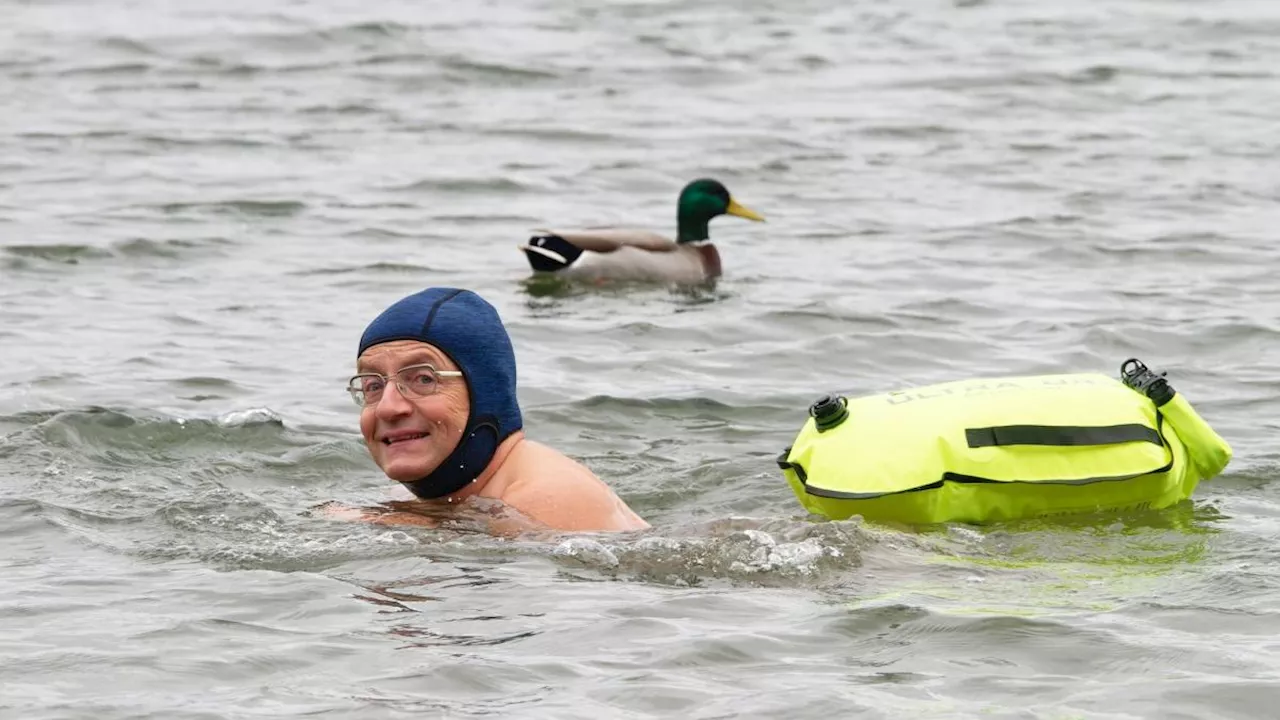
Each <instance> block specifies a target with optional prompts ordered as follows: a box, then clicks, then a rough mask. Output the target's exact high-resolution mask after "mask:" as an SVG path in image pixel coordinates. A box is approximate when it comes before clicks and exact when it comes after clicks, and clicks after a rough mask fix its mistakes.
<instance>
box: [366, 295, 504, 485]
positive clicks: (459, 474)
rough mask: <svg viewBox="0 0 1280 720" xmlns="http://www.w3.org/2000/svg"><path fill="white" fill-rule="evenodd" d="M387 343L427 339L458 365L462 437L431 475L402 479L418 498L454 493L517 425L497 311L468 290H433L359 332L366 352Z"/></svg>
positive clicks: (387, 312) (484, 464)
mask: <svg viewBox="0 0 1280 720" xmlns="http://www.w3.org/2000/svg"><path fill="white" fill-rule="evenodd" d="M393 340H418V341H421V342H425V343H430V344H432V345H434V346H435V347H437V348H439V349H440V350H441V351H442V352H444V353H445V354H446V355H448V356H449V358H450V359H452V360H453V361H454V362H455V363H457V365H458V369H460V370H462V375H463V379H464V380H466V381H467V389H468V390H470V391H471V414H470V415H469V416H468V417H467V427H466V429H465V430H463V433H462V440H461V441H460V442H459V443H458V447H456V448H454V450H453V453H452V454H450V455H449V457H448V458H446V459H445V460H444V462H442V463H440V467H438V468H436V469H435V471H434V472H432V473H431V474H430V475H428V476H426V477H424V478H422V479H420V480H414V481H412V482H407V483H404V484H405V485H406V486H407V487H408V488H409V489H410V490H411V491H413V494H414V495H417V496H418V497H420V498H438V497H444V496H445V495H449V494H451V493H455V492H457V491H459V490H461V489H462V488H464V487H466V486H467V484H468V483H470V482H472V481H473V480H475V479H476V477H477V476H479V475H480V473H481V472H483V471H484V469H485V468H486V467H487V466H488V465H489V461H490V460H492V459H493V454H494V453H495V452H497V450H498V445H499V444H500V443H501V442H502V441H503V440H506V439H507V438H508V437H510V436H511V434H512V433H514V432H516V431H517V430H520V429H521V428H522V427H524V422H523V420H522V418H521V417H520V405H519V402H518V401H517V399H516V356H515V351H514V350H513V349H512V348H511V338H510V336H508V335H507V329H506V328H505V327H504V326H503V325H502V319H501V318H500V317H498V311H497V310H496V309H494V307H493V306H492V305H490V304H489V303H488V302H486V301H485V300H484V299H483V298H481V297H480V296H479V295H476V294H475V293H473V292H471V291H470V290H459V289H457V288H447V287H436V288H428V289H426V290H423V291H422V292H419V293H415V294H413V295H410V296H408V297H406V298H403V299H401V300H399V301H397V302H396V303H395V304H393V305H392V306H391V307H389V308H387V309H386V310H383V311H382V314H381V315H378V317H376V318H374V320H373V322H371V323H369V327H367V328H365V330H364V334H363V335H362V336H360V349H359V350H358V351H357V352H356V357H359V356H360V355H361V354H362V353H364V351H365V350H368V349H369V348H370V347H372V346H374V345H379V344H381V343H385V342H391V341H393Z"/></svg>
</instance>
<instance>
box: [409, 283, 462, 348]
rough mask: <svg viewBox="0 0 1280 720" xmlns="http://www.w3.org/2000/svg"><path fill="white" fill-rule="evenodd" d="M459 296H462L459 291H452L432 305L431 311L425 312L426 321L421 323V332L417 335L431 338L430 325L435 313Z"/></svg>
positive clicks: (433, 320) (434, 318)
mask: <svg viewBox="0 0 1280 720" xmlns="http://www.w3.org/2000/svg"><path fill="white" fill-rule="evenodd" d="M461 294H462V291H461V290H454V291H453V292H452V293H450V294H448V295H445V296H444V297H442V298H440V299H439V300H437V301H436V304H435V305H432V306H431V310H430V311H428V312H427V319H426V320H425V321H424V322H423V323H422V332H421V333H419V335H421V336H422V337H424V338H429V337H431V335H430V332H431V324H432V323H433V322H435V320H436V313H438V312H440V308H441V307H442V306H444V304H445V303H447V302H449V301H450V300H452V299H454V298H456V297H458V296H459V295H461ZM428 342H430V341H428Z"/></svg>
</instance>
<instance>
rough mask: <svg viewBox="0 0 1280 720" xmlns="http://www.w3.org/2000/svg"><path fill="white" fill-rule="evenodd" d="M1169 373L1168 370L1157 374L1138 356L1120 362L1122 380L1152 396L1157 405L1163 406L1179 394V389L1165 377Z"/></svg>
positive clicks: (1132, 387) (1134, 388)
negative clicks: (1174, 387)
mask: <svg viewBox="0 0 1280 720" xmlns="http://www.w3.org/2000/svg"><path fill="white" fill-rule="evenodd" d="M1168 374H1169V373H1166V372H1162V373H1160V374H1159V375H1157V374H1155V373H1154V372H1152V371H1151V369H1150V368H1148V367H1147V366H1146V365H1145V364H1143V362H1142V361H1141V360H1139V359H1137V358H1129V359H1128V360H1125V361H1124V362H1123V363H1121V364H1120V381H1121V382H1123V383H1124V384H1125V385H1126V386H1128V387H1129V388H1131V389H1133V390H1136V391H1137V392H1140V393H1142V394H1143V395H1146V396H1147V397H1149V398H1151V401H1152V402H1154V403H1155V404H1156V407H1161V406H1162V405H1164V404H1165V403H1167V402H1169V401H1170V400H1172V399H1173V396H1174V395H1177V394H1178V391H1177V390H1174V389H1173V388H1172V387H1171V386H1170V385H1169V381H1168V380H1165V379H1164V378H1165V376H1166V375H1168Z"/></svg>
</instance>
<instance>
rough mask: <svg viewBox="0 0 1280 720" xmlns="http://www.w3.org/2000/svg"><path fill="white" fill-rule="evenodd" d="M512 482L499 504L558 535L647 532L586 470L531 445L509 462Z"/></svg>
mask: <svg viewBox="0 0 1280 720" xmlns="http://www.w3.org/2000/svg"><path fill="white" fill-rule="evenodd" d="M510 465H511V471H512V473H513V477H512V480H511V482H510V483H509V484H508V485H507V487H506V488H505V490H504V491H503V493H502V497H501V500H502V501H503V502H505V503H507V504H509V505H511V506H512V507H514V508H516V509H517V510H519V511H520V512H522V513H524V514H525V515H528V516H529V517H532V518H534V519H535V520H537V521H539V522H542V523H544V524H546V525H547V526H549V527H552V528H556V529H558V530H578V531H625V530H642V529H644V528H647V527H649V524H648V523H647V522H645V521H644V520H643V519H642V518H641V517H640V516H639V515H636V514H635V512H633V511H632V510H631V508H629V507H627V504H626V503H624V502H623V501H622V499H621V498H619V497H618V495H617V493H615V492H614V491H613V489H612V488H610V487H609V486H608V485H607V484H606V483H605V482H604V481H603V480H601V479H600V478H598V477H596V475H595V473H593V472H591V470H590V469H589V468H587V466H586V465H583V464H582V463H580V462H578V461H577V460H574V459H573V458H570V457H569V456H567V455H565V454H564V453H561V452H560V451H558V450H555V449H554V448H550V447H547V446H546V445H543V444H542V443H539V442H535V441H533V440H527V439H526V440H525V441H524V442H522V443H520V445H519V446H518V447H517V448H516V450H515V451H513V452H512V457H511V458H510Z"/></svg>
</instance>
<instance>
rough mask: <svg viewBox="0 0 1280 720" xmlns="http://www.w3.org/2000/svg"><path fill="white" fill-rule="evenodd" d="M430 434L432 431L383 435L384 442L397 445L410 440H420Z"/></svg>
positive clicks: (384, 443)
mask: <svg viewBox="0 0 1280 720" xmlns="http://www.w3.org/2000/svg"><path fill="white" fill-rule="evenodd" d="M430 435H431V433H429V432H411V433H396V434H394V435H384V436H383V437H382V444H383V445H395V444H396V443H402V442H408V441H410V440H420V439H422V438H424V437H428V436H430Z"/></svg>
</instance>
